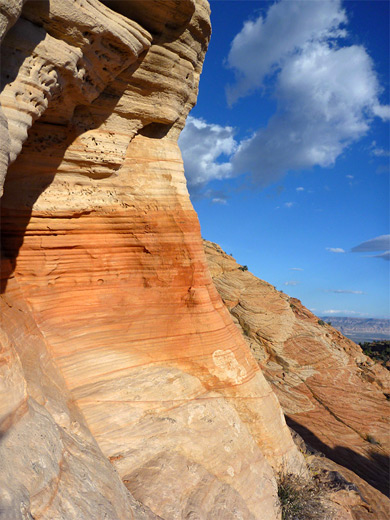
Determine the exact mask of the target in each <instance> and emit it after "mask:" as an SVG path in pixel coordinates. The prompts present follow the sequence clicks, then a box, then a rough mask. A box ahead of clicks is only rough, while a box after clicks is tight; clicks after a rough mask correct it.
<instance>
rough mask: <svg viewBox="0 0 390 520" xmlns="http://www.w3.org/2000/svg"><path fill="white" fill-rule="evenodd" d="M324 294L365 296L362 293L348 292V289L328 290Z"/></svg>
mask: <svg viewBox="0 0 390 520" xmlns="http://www.w3.org/2000/svg"><path fill="white" fill-rule="evenodd" d="M325 292H330V293H336V294H365V293H364V292H363V291H350V290H348V289H328V290H326V291H325Z"/></svg>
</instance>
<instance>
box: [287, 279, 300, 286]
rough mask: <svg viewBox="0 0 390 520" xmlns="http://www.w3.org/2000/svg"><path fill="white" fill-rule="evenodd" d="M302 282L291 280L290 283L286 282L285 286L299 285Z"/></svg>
mask: <svg viewBox="0 0 390 520" xmlns="http://www.w3.org/2000/svg"><path fill="white" fill-rule="evenodd" d="M300 283H301V282H298V281H297V280H289V281H288V282H284V285H299V284H300Z"/></svg>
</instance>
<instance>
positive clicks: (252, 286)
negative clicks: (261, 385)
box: [204, 241, 390, 520]
mask: <svg viewBox="0 0 390 520" xmlns="http://www.w3.org/2000/svg"><path fill="white" fill-rule="evenodd" d="M204 247H205V252H206V258H207V260H208V264H209V268H210V272H211V275H212V277H213V280H214V283H215V285H216V287H217V289H218V292H219V293H220V295H221V297H222V299H223V301H224V302H225V305H226V307H227V308H228V309H229V310H230V312H231V314H232V316H233V319H234V320H235V323H236V325H237V328H238V329H239V330H240V331H241V332H242V333H243V335H244V337H245V339H246V341H247V343H248V345H249V347H250V348H251V350H252V352H253V354H254V356H255V358H256V359H257V360H258V362H259V366H260V367H261V369H262V371H263V373H264V375H265V377H266V379H267V381H268V382H269V383H270V385H271V387H272V388H273V390H274V392H275V393H276V395H277V396H278V399H279V401H280V404H281V406H282V408H283V411H284V413H285V414H286V416H287V420H288V424H289V425H290V426H291V427H292V428H293V429H294V430H295V431H296V432H298V433H299V434H300V435H301V436H302V437H303V439H304V440H305V441H306V442H308V443H309V444H310V445H311V446H312V447H313V448H315V449H317V450H319V451H320V452H322V453H323V454H325V455H326V457H328V458H329V459H331V460H333V461H334V462H336V463H338V464H340V465H341V466H340V468H341V469H340V468H338V469H337V471H340V470H341V473H342V474H343V475H344V476H345V478H346V479H348V480H349V481H351V482H353V483H354V484H355V485H356V486H357V487H358V489H359V492H360V494H361V496H362V497H363V499H364V502H365V504H364V511H363V514H362V512H361V511H359V510H358V511H357V510H355V509H354V507H355V505H356V504H352V503H351V505H352V512H353V513H354V518H355V517H356V518H364V519H365V520H370V519H371V520H374V519H375V520H377V519H380V520H382V519H383V520H385V519H386V518H387V517H388V511H389V510H390V501H389V499H388V498H387V496H386V494H387V493H388V490H389V480H388V479H389V471H388V460H389V454H390V443H389V440H390V438H389V416H390V413H389V412H390V406H389V404H390V403H389V400H388V396H389V392H390V377H389V376H390V374H389V371H387V370H386V369H385V368H384V367H382V366H381V365H378V364H375V363H374V362H373V361H372V360H371V359H370V358H368V357H367V356H365V355H364V354H363V352H362V350H361V348H360V347H359V346H358V345H356V344H355V343H353V342H352V341H351V340H349V339H347V338H346V337H344V336H343V335H342V334H341V333H340V332H338V331H337V330H336V329H334V328H333V327H331V326H330V325H329V324H327V323H324V322H323V321H322V320H319V318H318V317H317V316H315V315H314V314H313V313H311V312H310V311H309V310H308V309H306V308H305V307H304V306H303V305H302V304H301V302H300V301H299V300H297V299H295V298H290V297H289V296H287V295H286V294H284V293H283V292H280V291H277V290H276V289H275V287H274V286H272V285H270V284H269V283H267V282H264V281H263V280H260V279H258V278H256V277H255V276H254V275H253V274H251V273H250V272H249V271H245V272H243V271H242V270H241V269H240V267H242V266H239V264H237V262H236V261H235V260H234V258H233V257H231V256H230V255H227V254H226V253H225V252H224V251H222V249H221V248H220V247H219V246H218V245H217V244H213V243H212V242H207V241H204ZM359 507H360V506H359Z"/></svg>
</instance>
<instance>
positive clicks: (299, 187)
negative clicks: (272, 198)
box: [296, 186, 305, 191]
mask: <svg viewBox="0 0 390 520" xmlns="http://www.w3.org/2000/svg"><path fill="white" fill-rule="evenodd" d="M296 191H305V188H303V187H302V186H298V188H296Z"/></svg>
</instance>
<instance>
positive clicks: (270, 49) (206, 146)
mask: <svg viewBox="0 0 390 520" xmlns="http://www.w3.org/2000/svg"><path fill="white" fill-rule="evenodd" d="M347 23H348V20H347V16H346V12H345V11H344V9H343V8H342V6H341V1H340V0H326V1H324V0H312V1H310V2H304V1H302V0H280V1H278V2H275V3H274V4H272V5H271V6H270V7H269V9H268V11H267V13H266V14H261V15H259V16H257V18H255V19H252V20H249V21H247V22H246V23H245V24H244V26H243V28H242V30H241V31H240V32H239V33H238V34H237V35H236V37H235V38H234V40H233V42H232V44H231V48H230V52H229V55H228V58H227V65H228V67H230V68H231V69H232V70H233V71H234V73H235V77H236V80H235V82H234V84H232V85H229V87H228V89H227V99H228V102H229V103H230V104H232V103H235V102H237V101H238V100H239V99H240V98H242V97H244V96H247V95H250V94H253V93H256V95H257V96H261V95H265V94H267V93H269V92H272V93H273V94H272V95H273V96H274V98H275V100H276V105H277V108H276V111H275V113H274V114H273V115H272V116H271V117H270V119H269V121H268V123H267V125H266V126H265V127H262V128H259V129H257V130H256V131H254V132H253V133H252V135H250V136H249V137H248V138H245V139H243V140H241V142H237V141H236V139H235V138H234V130H233V128H231V127H230V126H221V125H216V124H211V123H209V122H206V121H204V120H201V119H196V118H194V117H189V118H188V122H187V125H186V127H185V129H184V130H183V132H182V135H181V136H180V139H179V144H180V147H181V149H182V152H183V158H184V164H185V171H186V176H187V179H188V182H189V185H190V187H191V186H194V187H196V186H201V185H205V184H206V183H207V182H208V181H210V180H213V179H225V178H229V177H233V176H237V175H240V174H246V173H250V174H251V175H252V178H253V180H254V181H255V182H256V183H257V184H258V185H259V186H260V187H264V186H267V185H269V184H271V183H274V182H276V181H277V180H278V179H280V178H281V177H282V176H283V175H285V174H286V173H287V172H288V171H289V170H307V169H311V168H312V167H314V166H321V167H331V166H333V165H334V163H335V161H336V160H337V158H338V157H339V156H340V154H341V153H342V152H343V151H344V150H345V149H346V147H347V146H348V145H350V144H351V143H353V142H355V141H357V140H358V139H360V138H361V137H362V136H364V135H365V134H366V133H367V132H368V130H369V128H370V125H371V123H372V121H373V119H374V117H379V118H381V119H383V120H384V121H386V120H387V119H388V118H389V111H390V107H389V106H387V105H381V104H380V101H379V96H380V94H381V91H382V89H381V86H380V84H379V81H378V79H377V75H376V73H375V70H374V65H373V62H372V60H371V58H370V56H369V55H368V53H367V51H366V49H365V48H364V47H363V46H362V45H346V44H345V39H344V38H345V36H346V35H347V32H346V29H345V26H346V24H347ZM256 91H257V92H256ZM298 191H302V190H300V188H299V189H298Z"/></svg>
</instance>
